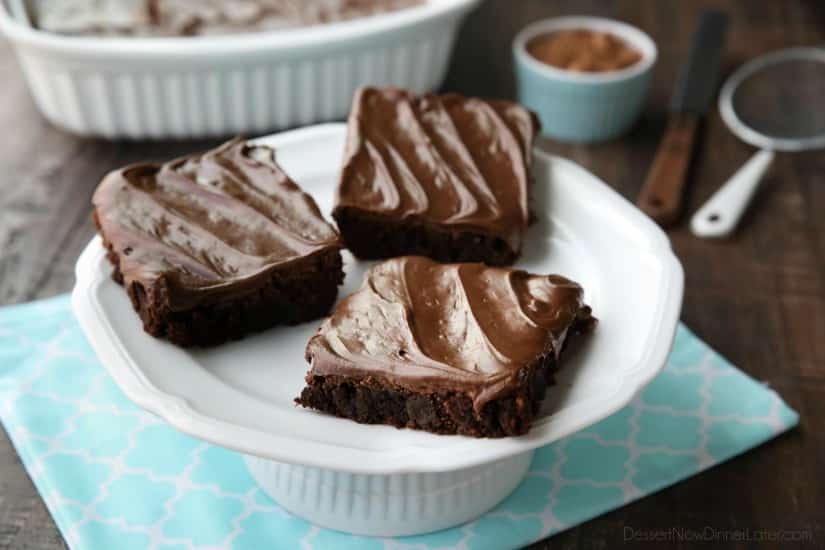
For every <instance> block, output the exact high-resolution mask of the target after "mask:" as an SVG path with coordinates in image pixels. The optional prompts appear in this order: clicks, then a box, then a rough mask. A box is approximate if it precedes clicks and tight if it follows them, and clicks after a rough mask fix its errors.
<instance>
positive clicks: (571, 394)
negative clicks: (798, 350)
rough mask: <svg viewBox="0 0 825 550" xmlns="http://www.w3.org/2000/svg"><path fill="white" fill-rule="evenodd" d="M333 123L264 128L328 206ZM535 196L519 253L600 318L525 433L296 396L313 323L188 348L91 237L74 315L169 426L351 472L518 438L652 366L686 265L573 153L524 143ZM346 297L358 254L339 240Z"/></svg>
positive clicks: (465, 454) (588, 412) (467, 458)
mask: <svg viewBox="0 0 825 550" xmlns="http://www.w3.org/2000/svg"><path fill="white" fill-rule="evenodd" d="M344 136H345V127H344V125H339V124H333V125H322V126H315V127H311V128H305V129H302V130H296V131H292V132H286V133H283V134H278V135H274V136H271V137H266V138H262V139H261V140H260V141H261V142H262V143H267V144H269V145H272V146H274V147H275V148H276V149H277V158H278V162H279V163H280V164H281V165H282V166H283V168H284V169H285V170H286V172H287V173H289V174H290V176H292V177H293V178H294V179H295V180H296V181H297V182H298V183H299V184H300V185H301V186H302V187H303V188H304V189H305V190H306V191H307V192H309V193H310V194H312V195H313V196H314V197H315V199H316V200H317V201H318V204H319V205H320V207H321V210H322V211H323V212H327V213H328V212H329V211H330V210H331V207H332V200H333V195H334V187H335V183H336V179H337V175H338V170H339V166H340V160H341V156H342V151H343V144H344ZM534 173H535V179H536V183H535V188H534V205H533V208H534V210H535V213H536V214H537V216H538V222H537V223H536V224H534V225H533V226H531V227H530V230H529V232H528V237H527V243H528V244H527V247H526V250H525V252H524V255H523V257H522V258H521V259H520V261H519V262H518V263H517V266H518V267H522V268H525V269H528V270H530V271H534V272H537V273H552V272H558V273H561V274H564V275H566V276H569V277H571V278H573V279H575V280H576V281H578V282H580V283H581V284H582V285H583V286H584V288H585V291H586V299H587V302H588V303H589V304H590V305H591V306H592V307H593V311H594V313H595V315H596V316H597V317H598V318H599V319H600V324H599V326H598V329H597V330H596V332H595V333H594V334H593V335H591V336H589V337H587V338H582V339H581V340H582V343H581V345H578V346H571V349H570V350H569V352H568V354H567V355H566V360H565V361H564V364H563V368H562V372H561V373H560V375H559V377H558V384H557V385H556V386H555V387H552V388H550V389H549V390H548V394H547V399H546V401H545V403H544V406H543V409H542V415H541V417H540V418H539V419H537V421H536V422H535V423H534V425H533V428H532V430H531V431H530V433H529V434H527V435H525V436H522V437H512V438H504V439H473V438H468V437H461V436H438V435H433V434H428V433H425V432H419V431H414V430H398V429H395V428H392V427H388V426H366V425H361V424H357V423H355V422H352V421H349V420H342V419H338V418H333V417H331V416H326V415H323V414H320V413H316V412H312V411H309V410H306V409H302V408H299V407H296V406H295V405H294V404H293V398H294V397H295V396H297V395H298V394H299V393H300V391H301V388H302V387H303V381H304V375H305V373H306V370H307V367H308V366H307V364H306V362H305V361H304V345H305V343H306V341H307V340H308V339H309V337H310V335H311V334H312V333H313V332H314V330H315V329H316V327H317V326H318V324H319V323H318V322H312V323H307V324H305V325H301V326H298V327H282V328H275V329H272V330H269V331H266V332H264V333H261V334H258V335H255V336H251V337H247V338H245V339H243V340H241V341H238V342H234V343H230V344H226V345H223V346H220V347H218V348H214V349H207V350H196V351H187V350H183V349H180V348H177V347H175V346H173V345H171V344H168V343H167V342H165V341H163V340H158V339H155V338H152V337H151V336H149V335H147V334H146V333H144V332H143V330H142V328H141V324H140V321H139V319H138V317H137V315H136V314H135V313H134V311H133V310H132V307H131V305H130V303H129V300H128V298H127V296H126V293H125V292H124V291H123V289H122V288H121V287H119V286H118V285H117V284H115V283H114V282H113V281H112V280H111V278H110V276H109V275H110V273H111V267H110V266H109V264H108V262H107V261H106V259H105V256H104V252H103V247H102V246H101V242H100V240H99V238H95V239H94V240H92V242H91V243H89V246H88V247H87V248H86V250H85V251H84V252H83V254H82V255H81V257H80V259H79V260H78V263H77V285H76V287H75V289H74V294H73V303H74V309H75V313H76V315H77V317H78V320H79V321H80V324H81V326H82V327H83V329H84V331H85V333H86V335H87V337H88V339H89V341H90V342H91V344H92V346H93V348H94V349H95V352H96V353H97V355H98V357H99V358H100V360H101V362H102V363H103V364H104V365H105V366H106V368H107V369H108V370H109V372H110V373H111V375H112V377H113V378H114V379H115V381H116V382H117V383H118V384H119V385H120V387H121V388H122V389H123V391H124V392H125V393H126V395H127V396H128V397H129V398H130V399H132V400H133V401H134V402H135V403H137V404H138V405H140V406H141V407H143V408H145V409H148V410H149V411H152V412H153V413H155V414H157V415H159V416H161V417H162V418H164V419H165V420H166V421H167V422H169V423H170V424H171V425H172V426H174V427H175V428H177V429H179V430H181V431H183V432H186V433H188V434H191V435H193V436H195V437H198V438H201V439H205V440H207V441H210V442H212V443H215V444H217V445H221V446H224V447H228V448H231V449H235V450H237V451H240V452H243V453H246V454H251V455H255V456H259V457H262V458H266V459H270V460H274V461H277V462H282V463H291V464H299V465H306V466H311V467H317V468H324V469H331V470H338V471H344V472H353V473H362V474H395V473H403V472H439V471H449V470H457V469H461V468H467V467H471V466H475V465H480V464H484V463H488V462H492V461H494V460H498V459H502V458H505V457H509V456H513V455H516V454H520V453H524V452H527V451H529V450H531V449H534V448H536V447H539V446H542V445H545V444H547V443H549V442H551V441H554V440H556V439H559V438H561V437H564V436H565V435H568V434H570V433H572V432H575V431H577V430H580V429H581V428H584V427H586V426H588V425H590V424H593V423H594V422H596V421H598V420H600V419H602V418H604V417H606V416H608V415H610V414H611V413H613V412H615V411H617V410H618V409H619V408H621V407H622V406H623V405H625V404H626V403H628V402H629V401H630V400H631V399H632V397H633V396H634V395H635V394H636V393H637V392H638V391H639V390H640V389H641V388H642V387H643V386H644V385H645V384H647V383H648V382H649V381H650V380H652V379H653V377H654V376H655V375H656V374H657V373H658V372H659V371H660V370H661V369H662V367H663V366H664V363H665V360H666V358H667V354H668V352H669V350H670V346H671V344H672V342H673V337H674V333H675V329H676V325H677V322H678V319H679V313H680V309H681V302H682V293H683V283H684V275H683V272H682V268H681V265H680V264H679V261H678V260H677V259H676V257H675V256H674V255H673V252H672V251H671V248H670V245H669V242H668V239H667V237H666V236H665V235H664V233H663V232H662V231H661V230H660V229H659V228H658V227H657V226H656V225H655V224H654V223H653V222H651V221H650V220H649V219H648V218H646V217H645V216H644V215H643V214H642V213H641V212H640V211H638V210H637V209H636V208H635V207H633V206H632V205H631V204H630V203H629V202H627V201H626V200H625V199H623V198H622V197H620V196H619V195H618V194H616V193H615V192H614V191H612V190H611V189H610V188H609V187H607V186H606V185H605V184H604V183H602V182H601V181H599V180H598V179H597V178H595V177H594V176H593V175H591V174H590V173H588V172H587V171H585V170H584V169H582V168H581V167H579V166H578V165H576V164H573V163H572V162H569V161H566V160H563V159H560V158H556V157H551V156H548V155H546V154H543V153H536V155H535V165H534ZM344 263H345V270H346V273H347V278H346V282H345V284H344V286H343V287H342V288H341V291H340V295H341V296H344V295H346V294H349V293H350V292H352V291H354V290H355V289H356V288H358V286H359V285H360V282H361V278H362V274H363V272H364V269H365V268H366V267H367V265H368V264H367V263H365V262H357V261H355V260H354V259H353V258H352V256H350V255H349V253H345V254H344Z"/></svg>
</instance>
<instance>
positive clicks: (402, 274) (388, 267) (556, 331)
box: [296, 256, 596, 437]
mask: <svg viewBox="0 0 825 550" xmlns="http://www.w3.org/2000/svg"><path fill="white" fill-rule="evenodd" d="M595 323H596V321H595V319H594V318H593V317H592V315H591V312H590V308H589V307H588V306H586V305H585V304H584V302H583V291H582V288H581V287H580V286H579V285H578V284H576V283H574V282H572V281H570V280H568V279H565V278H564V277H561V276H558V275H546V276H541V275H531V274H528V273H527V272H525V271H521V270H514V269H506V268H495V267H487V266H485V265H483V264H480V263H457V264H438V263H436V262H433V261H432V260H429V259H427V258H423V257H412V256H409V257H401V258H395V259H392V260H388V261H386V262H384V263H381V264H378V265H376V266H374V267H372V268H371V269H370V270H369V271H368V272H367V274H366V276H365V279H364V282H363V286H362V287H361V289H360V290H358V291H357V292H356V293H354V294H352V295H350V296H348V297H346V298H344V299H343V300H342V301H341V302H340V303H339V304H338V306H337V307H336V308H335V310H334V311H333V313H332V316H331V317H330V318H329V319H327V320H326V321H325V322H324V323H323V324H322V325H321V327H320V328H319V329H318V332H317V333H316V334H315V335H314V336H313V337H312V339H311V340H310V341H309V343H308V344H307V348H306V358H307V361H308V362H309V363H310V365H311V366H310V370H309V372H308V373H307V375H306V386H305V388H304V389H303V391H302V392H301V395H300V396H299V397H298V398H297V399H296V402H297V403H298V404H300V405H302V406H304V407H309V408H313V409H317V410H319V411H323V412H326V413H329V414H333V415H337V416H340V417H344V418H349V419H351V420H355V421H357V422H361V423H367V424H390V425H393V426H396V427H399V428H403V427H406V428H415V429H419V430H426V431H429V432H434V433H439V434H464V435H470V436H475V437H503V436H511V435H520V434H524V433H526V432H527V431H528V430H529V429H530V425H531V423H532V421H533V419H534V417H535V416H536V414H537V413H538V411H539V406H540V404H541V401H542V400H543V399H544V395H545V392H546V390H547V387H548V386H549V385H551V384H552V383H553V373H554V372H555V370H556V369H557V368H558V366H559V359H560V356H561V352H562V349H563V348H564V346H565V344H566V342H567V340H568V338H569V337H570V336H575V335H578V334H579V333H584V332H589V331H590V330H591V329H592V328H593V327H594V325H595Z"/></svg>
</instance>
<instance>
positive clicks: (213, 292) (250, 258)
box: [92, 139, 341, 310]
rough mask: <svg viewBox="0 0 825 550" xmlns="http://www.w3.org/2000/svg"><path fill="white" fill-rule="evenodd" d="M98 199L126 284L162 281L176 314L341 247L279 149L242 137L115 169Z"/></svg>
mask: <svg viewBox="0 0 825 550" xmlns="http://www.w3.org/2000/svg"><path fill="white" fill-rule="evenodd" d="M92 203H93V205H94V208H95V219H96V223H97V224H98V226H99V228H100V231H101V233H102V234H104V235H105V236H106V241H107V244H108V245H109V246H110V247H111V249H112V252H113V253H115V254H117V255H118V256H119V258H120V262H119V263H120V270H121V273H122V275H123V279H124V283H125V284H126V285H127V286H128V285H129V284H130V283H132V282H135V281H136V282H139V283H141V284H142V285H144V286H149V285H151V284H152V283H153V282H154V281H156V280H158V279H160V278H162V279H163V280H164V282H165V283H166V284H167V285H169V286H170V287H172V288H174V290H175V292H170V293H169V298H170V306H171V307H172V309H173V310H180V309H187V308H189V307H192V306H194V305H195V304H197V303H200V302H202V301H204V300H208V299H210V298H216V297H218V296H221V297H225V296H229V295H237V294H240V293H243V292H248V291H249V290H250V289H254V288H256V287H257V286H259V285H261V284H263V282H264V281H265V279H266V278H267V276H268V275H269V274H271V272H272V270H274V269H278V268H281V267H283V266H286V265H288V264H290V263H292V262H296V261H300V260H301V259H303V258H307V257H309V256H311V255H313V254H315V253H319V252H321V251H323V250H328V249H329V247H335V248H340V247H341V243H340V240H339V237H338V234H337V233H336V232H335V230H334V229H333V228H332V227H331V226H330V225H329V224H328V223H327V222H326V221H324V219H323V217H322V216H321V213H320V211H319V210H318V206H317V205H316V204H315V201H314V200H313V199H312V197H310V196H309V195H307V194H306V193H304V192H303V191H301V189H300V188H299V187H298V186H297V185H296V184H295V183H294V182H293V181H292V180H291V179H289V177H288V176H287V175H286V174H285V173H284V172H283V170H281V168H280V167H279V166H278V165H277V164H276V163H275V157H274V151H273V150H272V149H270V148H268V147H263V146H254V145H248V144H247V143H246V142H245V141H243V140H240V139H235V140H232V141H230V142H228V143H225V144H224V145H222V146H220V147H218V148H217V149H214V150H212V151H208V152H206V153H203V154H198V155H192V156H189V157H185V158H181V159H177V160H173V161H171V162H168V163H166V164H163V165H156V164H135V165H132V166H128V167H126V168H123V169H121V170H116V171H114V172H111V173H110V174H108V175H107V176H106V177H105V178H104V179H103V181H102V182H101V184H100V185H99V186H98V188H97V190H96V191H95V193H94V196H93V198H92Z"/></svg>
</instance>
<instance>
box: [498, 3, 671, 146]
mask: <svg viewBox="0 0 825 550" xmlns="http://www.w3.org/2000/svg"><path fill="white" fill-rule="evenodd" d="M567 29H588V30H595V31H602V32H609V33H611V34H613V35H615V36H618V37H619V38H622V39H623V40H625V41H626V42H627V43H628V44H630V45H631V46H633V47H634V48H636V49H637V50H639V51H640V52H641V54H642V59H641V60H640V61H639V62H638V63H636V64H634V65H632V66H630V67H627V68H626V69H622V70H619V71H610V72H603V73H579V72H574V71H567V70H564V69H558V68H555V67H551V66H550V65H547V64H545V63H542V62H541V61H539V60H537V59H536V58H534V57H533V56H532V55H530V54H529V53H528V52H527V44H528V43H529V42H530V40H531V39H533V38H535V37H536V36H539V35H542V34H546V33H551V32H554V31H560V30H567ZM513 57H514V66H515V71H516V84H517V86H518V97H519V101H520V102H521V103H522V104H523V105H525V106H526V107H528V108H529V109H531V110H533V111H535V112H536V114H538V116H539V119H540V120H541V128H542V129H541V133H542V134H543V135H545V136H548V137H551V138H554V139H558V140H560V141H568V142H575V143H593V142H597V141H604V140H608V139H611V138H614V137H617V136H619V135H621V134H622V133H623V132H625V131H627V130H628V129H629V128H630V127H631V126H632V125H633V123H634V122H635V121H636V119H637V118H638V116H639V113H640V112H641V110H642V106H643V104H644V99H645V95H646V94H647V89H648V84H649V82H650V76H651V73H652V72H653V66H654V64H655V63H656V57H657V50H656V44H655V43H654V42H653V40H652V39H651V38H650V37H649V36H648V35H647V34H645V33H643V32H642V31H640V30H639V29H637V28H636V27H632V26H630V25H628V24H626V23H622V22H619V21H614V20H612V19H604V18H601V17H585V16H575V17H556V18H552V19H544V20H542V21H537V22H535V23H533V24H531V25H528V26H527V27H526V28H525V29H523V30H522V31H521V32H520V33H519V34H518V35H517V36H516V38H515V40H514V41H513Z"/></svg>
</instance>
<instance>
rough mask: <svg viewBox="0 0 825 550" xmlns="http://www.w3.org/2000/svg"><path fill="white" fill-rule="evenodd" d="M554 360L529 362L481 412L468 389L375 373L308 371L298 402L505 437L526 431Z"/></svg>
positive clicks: (438, 429) (359, 417)
mask: <svg viewBox="0 0 825 550" xmlns="http://www.w3.org/2000/svg"><path fill="white" fill-rule="evenodd" d="M555 365H556V362H555V360H554V359H553V357H552V355H547V356H544V357H542V358H541V359H539V360H537V361H536V362H535V363H534V364H532V365H530V366H527V367H525V368H524V369H522V371H521V373H520V380H519V384H518V386H517V389H516V391H515V392H514V393H512V394H510V395H508V396H506V397H502V398H500V399H496V400H493V401H490V402H488V403H487V404H486V405H484V407H483V408H482V409H481V412H480V413H477V412H476V411H475V410H474V408H473V400H472V399H471V397H470V396H469V395H467V394H465V393H458V392H437V393H414V392H411V391H408V390H406V389H403V388H397V387H388V386H384V385H381V384H380V383H379V382H377V381H376V380H375V379H373V378H369V377H368V378H364V379H353V378H349V377H339V376H315V375H312V374H309V375H308V376H307V385H306V387H305V388H304V390H303V391H302V392H301V396H300V397H298V398H297V399H296V400H295V402H296V403H298V404H299V405H302V406H304V407H309V408H312V409H317V410H319V411H323V412H325V413H329V414H333V415H335V416H339V417H342V418H349V419H350V420H355V421H356V422H360V423H362V424H389V425H392V426H395V427H396V428H413V429H417V430H425V431H428V432H433V433H438V434H461V435H469V436H473V437H505V436H511V435H522V434H525V433H527V431H528V430H529V429H530V426H531V424H532V422H533V418H534V417H535V416H536V414H537V413H538V411H539V407H540V405H541V402H542V400H543V399H544V395H545V392H546V391H547V387H548V385H550V384H551V383H552V381H553V371H554V369H555Z"/></svg>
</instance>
